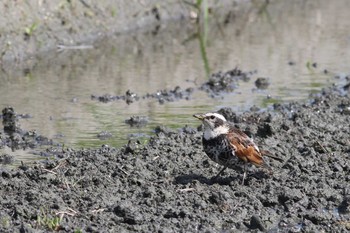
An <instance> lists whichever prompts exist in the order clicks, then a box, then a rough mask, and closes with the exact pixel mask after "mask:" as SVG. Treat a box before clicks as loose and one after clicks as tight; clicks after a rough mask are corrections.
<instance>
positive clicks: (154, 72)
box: [0, 0, 350, 153]
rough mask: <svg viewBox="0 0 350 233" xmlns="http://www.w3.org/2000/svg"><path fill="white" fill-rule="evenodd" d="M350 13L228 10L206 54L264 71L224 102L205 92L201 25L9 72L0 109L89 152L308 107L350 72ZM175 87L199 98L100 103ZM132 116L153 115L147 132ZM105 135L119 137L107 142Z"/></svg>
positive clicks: (298, 8) (282, 5)
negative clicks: (228, 116) (286, 105)
mask: <svg viewBox="0 0 350 233" xmlns="http://www.w3.org/2000/svg"><path fill="white" fill-rule="evenodd" d="M344 6H347V7H344ZM349 7H350V2H349V1H347V0H341V1H335V2H332V4H329V1H327V0H323V1H270V4H268V5H267V6H266V7H265V8H263V9H260V8H259V6H248V5H244V4H243V6H242V7H241V8H240V10H239V11H237V10H234V9H232V11H231V13H228V11H227V10H226V14H225V16H222V15H220V16H219V13H220V11H219V13H217V15H216V16H215V15H212V16H211V17H210V23H209V30H208V37H207V46H206V48H205V49H206V55H207V60H208V65H209V67H210V69H211V72H217V71H220V70H221V71H228V70H232V69H234V68H235V67H238V68H239V69H241V70H243V71H257V73H256V74H254V75H253V76H252V77H251V79H250V80H249V81H247V82H244V81H242V82H239V87H238V88H237V89H235V90H234V91H233V92H231V93H227V94H225V95H222V96H219V97H217V98H211V97H210V96H208V94H207V93H206V92H204V91H201V90H199V86H200V85H201V84H202V83H204V82H206V81H207V80H208V79H207V75H206V71H205V69H204V63H203V56H202V53H201V46H200V40H199V39H198V38H197V37H196V33H197V28H196V27H197V26H196V24H195V23H193V22H189V21H178V22H170V23H167V24H163V25H160V27H155V28H154V29H151V30H149V29H147V31H145V32H135V33H129V34H126V35H116V36H114V37H113V38H109V39H108V40H104V41H100V42H98V43H95V44H93V45H89V46H88V47H86V48H84V49H79V50H77V49H75V50H73V49H60V50H59V51H57V52H56V53H50V54H47V55H45V56H43V58H42V59H40V61H39V62H38V63H37V64H36V65H35V67H34V68H33V69H23V70H17V69H16V67H14V69H13V70H11V71H8V72H0V93H1V100H0V107H1V108H4V107H6V106H8V105H10V106H13V107H14V109H15V110H16V111H17V113H21V114H30V116H31V117H29V118H25V119H21V120H20V124H21V128H22V129H26V130H34V129H35V130H37V131H38V132H39V133H40V134H42V135H45V136H46V137H48V138H53V139H54V140H56V141H58V142H60V143H62V144H64V145H67V146H71V147H75V148H82V147H100V146H101V144H108V145H111V146H120V145H123V144H125V143H126V142H127V141H128V139H130V138H139V139H140V141H141V142H145V141H147V138H148V137H149V135H151V134H152V133H153V130H154V128H155V126H157V125H166V126H168V127H171V128H178V127H182V126H184V125H191V126H197V125H198V122H197V121H196V120H195V119H192V114H193V113H197V112H207V111H213V110H218V109H219V108H221V107H231V108H234V109H235V110H236V111H244V110H247V109H249V108H250V107H251V106H253V105H256V106H258V107H260V108H266V107H268V106H270V105H271V104H273V103H276V102H285V101H296V100H304V99H307V98H308V96H309V94H310V93H314V92H318V91H320V90H321V89H322V88H323V87H325V86H328V85H330V84H331V83H333V82H336V81H337V80H335V79H334V76H335V75H336V74H340V73H346V72H347V71H349V68H350V37H349V34H348V28H350V21H349V20H348V9H349ZM286 9H288V10H286ZM223 18H224V20H223ZM28 62H29V63H30V61H28ZM259 77H264V78H267V80H268V81H269V86H268V87H267V89H263V90H261V89H257V88H256V86H255V84H254V82H255V80H256V79H257V78H259ZM176 86H179V87H181V89H183V90H184V89H186V88H194V92H193V94H192V95H191V97H190V99H189V100H186V99H181V100H179V101H174V102H165V103H163V104H160V103H159V101H158V100H157V99H142V98H141V99H140V100H138V101H135V102H134V103H131V104H127V103H126V102H125V101H122V100H118V101H111V102H107V103H102V102H99V101H96V100H93V99H92V98H91V95H97V96H99V95H105V94H110V95H115V96H116V95H125V93H126V91H127V90H130V91H132V92H134V93H136V94H138V95H140V96H143V95H146V94H147V93H156V92H157V91H159V90H164V89H167V90H173V89H174V88H175V87H176ZM133 115H138V116H140V115H141V116H147V117H148V124H146V126H145V127H130V125H128V124H126V123H125V120H126V119H128V118H129V117H130V116H133ZM104 131H106V132H108V133H110V136H108V137H98V134H100V133H101V132H104ZM101 138H103V140H102V139H101ZM1 153H4V152H1Z"/></svg>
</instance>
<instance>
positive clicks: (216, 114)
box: [205, 112, 226, 121]
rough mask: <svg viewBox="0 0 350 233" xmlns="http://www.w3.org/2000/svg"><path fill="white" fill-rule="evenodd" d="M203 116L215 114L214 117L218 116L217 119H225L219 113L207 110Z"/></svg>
mask: <svg viewBox="0 0 350 233" xmlns="http://www.w3.org/2000/svg"><path fill="white" fill-rule="evenodd" d="M205 116H206V117H207V116H215V117H216V118H219V119H221V120H223V121H226V118H225V117H224V116H223V115H221V114H219V113H216V112H208V113H206V114H205Z"/></svg>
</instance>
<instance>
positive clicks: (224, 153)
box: [203, 135, 242, 169]
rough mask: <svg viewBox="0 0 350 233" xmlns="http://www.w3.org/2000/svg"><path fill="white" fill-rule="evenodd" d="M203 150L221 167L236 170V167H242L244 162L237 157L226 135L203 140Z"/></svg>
mask: <svg viewBox="0 0 350 233" xmlns="http://www.w3.org/2000/svg"><path fill="white" fill-rule="evenodd" d="M203 148H204V151H205V153H206V154H207V155H208V157H209V158H210V159H211V160H213V161H214V162H216V163H218V164H220V165H223V166H228V167H230V168H233V169H236V166H240V164H241V163H242V161H240V159H239V158H238V157H237V156H235V152H234V150H233V148H232V147H231V146H230V144H229V142H228V140H227V139H226V137H225V135H222V136H218V137H216V138H214V139H210V140H206V139H204V138H203Z"/></svg>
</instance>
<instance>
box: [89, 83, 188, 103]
mask: <svg viewBox="0 0 350 233" xmlns="http://www.w3.org/2000/svg"><path fill="white" fill-rule="evenodd" d="M193 91H194V89H193V88H191V87H189V88H186V89H185V90H183V89H182V88H181V87H179V86H177V87H175V88H174V90H160V91H156V92H155V93H147V94H145V95H143V96H139V95H138V94H136V93H134V92H131V91H130V90H128V91H127V92H126V93H125V95H120V96H114V95H109V94H105V95H102V96H97V95H91V99H92V100H97V101H100V102H103V103H107V102H111V101H118V100H124V101H125V102H126V103H127V104H132V103H134V102H136V101H139V100H150V99H156V100H158V102H159V103H160V104H164V103H165V102H175V101H179V100H182V99H185V100H189V99H190V98H191V95H192V93H193Z"/></svg>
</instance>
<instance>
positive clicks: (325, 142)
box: [0, 75, 350, 232]
mask: <svg viewBox="0 0 350 233" xmlns="http://www.w3.org/2000/svg"><path fill="white" fill-rule="evenodd" d="M224 76H225V75H224ZM241 76H242V75H241ZM241 76H240V77H241ZM243 76H244V75H243ZM218 83H220V82H218ZM220 85H221V84H220ZM214 86H215V85H214ZM230 86H231V84H229V85H226V84H225V85H224V86H223V87H224V88H223V89H222V90H223V91H226V87H228V88H230ZM214 90H215V89H214ZM348 91H349V88H348V84H347V85H345V86H344V85H343V86H342V87H331V88H328V89H325V90H323V91H322V92H321V93H318V94H315V95H313V96H312V97H311V99H310V101H308V102H303V103H299V102H294V103H288V104H275V105H274V106H273V108H271V109H269V110H265V111H259V109H256V111H248V112H245V113H243V114H236V113H235V112H233V111H232V110H231V109H228V108H223V109H220V110H219V112H220V113H221V114H223V115H224V116H225V117H226V118H227V119H228V120H230V121H231V122H233V123H234V124H235V125H236V126H237V127H239V128H240V129H242V130H243V131H244V132H246V133H247V134H248V135H249V136H251V137H252V138H254V141H255V142H256V143H257V144H258V145H259V147H261V148H262V149H263V150H267V151H269V152H270V153H271V154H272V155H274V156H277V157H279V158H281V160H282V161H278V160H268V158H267V159H266V160H267V162H268V164H269V166H270V167H272V169H273V174H266V173H264V172H263V171H261V169H259V168H255V167H249V172H248V176H247V178H246V181H245V183H244V185H242V184H241V178H242V174H241V173H240V172H237V171H235V170H226V171H225V172H224V173H223V175H222V176H221V177H220V178H218V179H216V180H213V179H211V178H212V177H213V176H215V175H216V174H217V172H218V171H219V170H220V168H221V167H220V166H218V165H216V164H215V163H213V162H212V161H211V160H210V159H209V158H208V157H207V156H206V155H205V153H204V152H203V149H202V145H201V134H202V132H201V127H200V126H198V128H192V127H189V126H185V125H184V127H183V128H181V129H178V130H173V129H169V128H167V127H166V126H159V127H157V128H156V129H155V132H156V135H154V136H152V137H150V139H149V141H148V142H147V143H145V144H142V143H140V142H139V141H133V140H131V141H129V143H128V144H127V145H125V146H123V147H121V148H111V147H108V146H106V145H104V146H101V148H99V149H71V148H62V147H60V148H58V147H52V149H50V150H47V151H46V153H51V154H54V155H55V156H54V157H48V158H47V159H46V160H44V161H39V162H35V163H34V164H33V165H26V164H22V165H21V166H20V167H18V168H12V169H11V168H10V167H7V166H3V167H1V170H0V171H1V176H0V185H1V189H0V193H1V197H2V198H1V199H0V202H1V205H0V218H1V219H0V231H1V232H14V231H15V232H37V231H43V232H45V231H50V230H52V231H53V230H55V231H60V232H74V231H75V232H262V231H265V232H348V231H349V230H350V185H349V184H350V162H349V157H350V139H349V134H350V127H349V117H350V98H349V92H348ZM6 111H7V112H3V115H2V118H3V121H5V119H12V124H10V123H8V124H6V123H5V124H4V126H7V127H10V128H11V130H12V131H14V132H15V133H16V131H18V130H17V128H16V126H17V123H18V121H17V120H15V119H16V118H13V112H11V111H13V109H7V110H6ZM11 114H12V115H11ZM11 117H12V118H11ZM191 117H192V116H189V118H191ZM145 119H146V121H147V118H142V117H141V118H137V117H135V119H129V120H128V121H130V122H134V121H135V122H138V121H140V122H143V120H145ZM17 133H18V132H17ZM20 136H21V138H23V135H22V134H20ZM1 138H2V146H10V145H11V144H8V143H7V141H9V136H8V133H3V134H1ZM24 141H25V140H24ZM0 161H5V162H11V158H8V157H6V156H4V155H3V156H1V158H0Z"/></svg>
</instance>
